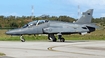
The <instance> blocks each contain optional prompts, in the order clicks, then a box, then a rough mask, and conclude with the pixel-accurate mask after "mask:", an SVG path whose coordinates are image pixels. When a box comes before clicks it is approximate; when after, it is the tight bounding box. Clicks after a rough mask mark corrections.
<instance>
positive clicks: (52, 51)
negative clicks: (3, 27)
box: [0, 41, 105, 58]
mask: <svg viewBox="0 0 105 58" xmlns="http://www.w3.org/2000/svg"><path fill="white" fill-rule="evenodd" d="M0 52H2V53H5V54H6V56H0V58H105V41H66V42H44V41H40V42H37V41H35V42H13V41H12V42H11V41H0Z"/></svg>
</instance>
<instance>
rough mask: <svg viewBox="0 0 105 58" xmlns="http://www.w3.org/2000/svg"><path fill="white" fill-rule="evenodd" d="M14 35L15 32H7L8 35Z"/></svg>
mask: <svg viewBox="0 0 105 58" xmlns="http://www.w3.org/2000/svg"><path fill="white" fill-rule="evenodd" d="M13 33H14V32H13V31H7V32H6V34H7V35H11V34H13Z"/></svg>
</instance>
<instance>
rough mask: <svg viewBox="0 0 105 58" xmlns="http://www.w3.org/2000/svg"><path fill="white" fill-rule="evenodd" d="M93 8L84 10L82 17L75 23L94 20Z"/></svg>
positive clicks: (86, 22) (85, 22) (87, 22)
mask: <svg viewBox="0 0 105 58" xmlns="http://www.w3.org/2000/svg"><path fill="white" fill-rule="evenodd" d="M92 14H93V9H89V10H87V11H86V12H83V14H82V16H81V17H80V19H78V20H77V21H76V22H75V23H77V24H89V23H91V20H92Z"/></svg>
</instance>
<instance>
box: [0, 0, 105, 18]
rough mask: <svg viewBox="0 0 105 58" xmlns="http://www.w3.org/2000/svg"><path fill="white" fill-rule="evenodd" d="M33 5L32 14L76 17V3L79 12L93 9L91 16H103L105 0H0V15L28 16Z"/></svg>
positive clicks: (104, 13) (104, 15)
mask: <svg viewBox="0 0 105 58" xmlns="http://www.w3.org/2000/svg"><path fill="white" fill-rule="evenodd" d="M32 5H33V6H34V16H41V15H44V14H45V15H50V16H61V15H66V16H70V17H73V18H78V5H79V6H80V13H82V12H85V11H86V10H88V9H94V12H93V17H94V18H100V17H105V0H1V1H0V15H4V16H10V15H13V16H30V15H31V13H32V9H31V8H32Z"/></svg>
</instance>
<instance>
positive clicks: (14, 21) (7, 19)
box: [0, 15, 105, 28]
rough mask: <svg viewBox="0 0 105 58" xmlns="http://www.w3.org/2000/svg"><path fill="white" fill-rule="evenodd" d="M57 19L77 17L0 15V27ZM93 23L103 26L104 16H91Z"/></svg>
mask: <svg viewBox="0 0 105 58" xmlns="http://www.w3.org/2000/svg"><path fill="white" fill-rule="evenodd" d="M42 19H43V20H46V19H47V20H57V21H65V22H73V21H76V20H77V19H75V18H72V17H70V16H49V15H42V16H39V17H35V16H33V17H31V16H21V17H20V16H0V28H20V27H22V26H23V25H24V24H26V23H28V22H31V21H34V20H42ZM92 22H93V23H97V24H98V25H101V26H105V17H101V18H93V19H92Z"/></svg>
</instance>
